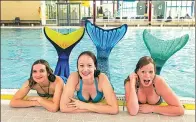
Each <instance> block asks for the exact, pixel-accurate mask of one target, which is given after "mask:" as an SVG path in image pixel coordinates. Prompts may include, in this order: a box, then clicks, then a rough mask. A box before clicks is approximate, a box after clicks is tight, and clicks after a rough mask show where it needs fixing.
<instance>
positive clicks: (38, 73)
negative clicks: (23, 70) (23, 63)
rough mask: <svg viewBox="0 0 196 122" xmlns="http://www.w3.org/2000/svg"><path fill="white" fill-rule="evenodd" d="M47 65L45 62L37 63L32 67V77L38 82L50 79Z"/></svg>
mask: <svg viewBox="0 0 196 122" xmlns="http://www.w3.org/2000/svg"><path fill="white" fill-rule="evenodd" d="M48 75H49V74H48V73H47V71H46V66H45V65H43V64H35V65H33V69H32V78H33V80H34V81H35V82H37V83H43V82H44V81H47V80H48Z"/></svg>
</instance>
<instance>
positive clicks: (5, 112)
mask: <svg viewBox="0 0 196 122" xmlns="http://www.w3.org/2000/svg"><path fill="white" fill-rule="evenodd" d="M8 103H9V100H1V122H131V121H132V122H135V121H137V122H157V121H158V122H195V111H193V110H186V111H185V115H183V116H177V117H170V116H163V115H159V114H141V113H139V114H138V115H136V116H130V115H129V114H128V112H127V111H122V108H121V107H120V112H119V114H117V115H105V114H97V113H61V112H60V111H58V112H56V113H52V112H49V111H47V110H46V109H44V108H43V107H31V108H11V107H9V105H8Z"/></svg>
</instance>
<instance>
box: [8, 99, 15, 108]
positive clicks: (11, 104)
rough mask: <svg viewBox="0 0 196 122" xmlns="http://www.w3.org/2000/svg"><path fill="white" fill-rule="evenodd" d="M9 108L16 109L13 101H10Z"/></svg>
mask: <svg viewBox="0 0 196 122" xmlns="http://www.w3.org/2000/svg"><path fill="white" fill-rule="evenodd" d="M9 106H10V107H13V108H14V107H16V105H15V102H14V100H11V101H10V103H9Z"/></svg>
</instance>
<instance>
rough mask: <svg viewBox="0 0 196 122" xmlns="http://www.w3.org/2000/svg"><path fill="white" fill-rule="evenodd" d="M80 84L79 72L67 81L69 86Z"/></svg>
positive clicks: (73, 73) (72, 74)
mask: <svg viewBox="0 0 196 122" xmlns="http://www.w3.org/2000/svg"><path fill="white" fill-rule="evenodd" d="M78 82H79V74H78V72H72V73H71V74H70V75H69V77H68V79H67V84H68V83H71V84H72V83H73V84H77V83H78Z"/></svg>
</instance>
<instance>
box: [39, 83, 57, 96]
mask: <svg viewBox="0 0 196 122" xmlns="http://www.w3.org/2000/svg"><path fill="white" fill-rule="evenodd" d="M38 85H39V84H38ZM39 86H40V85H39ZM40 88H41V89H42V90H43V91H44V94H42V93H39V92H37V94H38V95H39V96H40V97H47V98H49V97H53V94H50V90H49V88H50V81H49V85H48V92H46V91H45V90H44V89H43V88H42V87H41V86H40Z"/></svg>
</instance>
